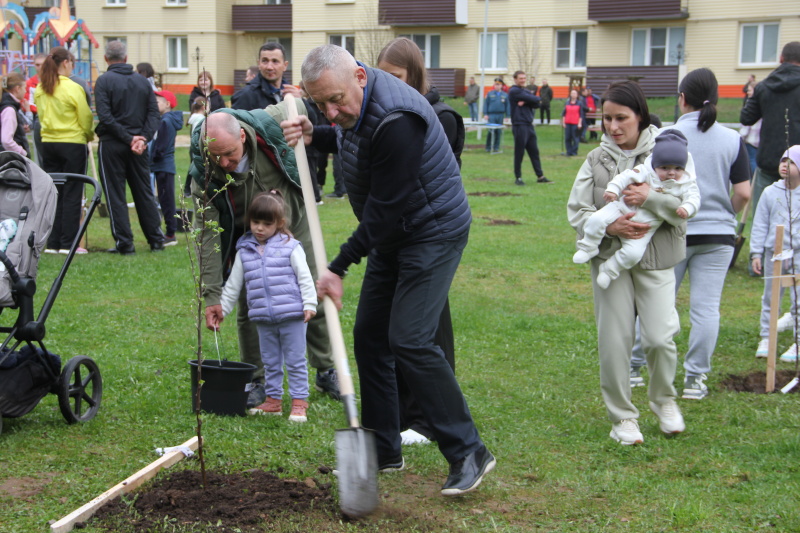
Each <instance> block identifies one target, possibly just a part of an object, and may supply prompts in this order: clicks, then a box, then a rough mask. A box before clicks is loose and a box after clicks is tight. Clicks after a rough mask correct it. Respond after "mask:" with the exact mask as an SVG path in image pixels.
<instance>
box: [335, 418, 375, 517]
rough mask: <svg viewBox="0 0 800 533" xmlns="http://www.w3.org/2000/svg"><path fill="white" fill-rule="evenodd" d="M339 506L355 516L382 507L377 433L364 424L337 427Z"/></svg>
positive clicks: (351, 515)
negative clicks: (364, 427) (379, 488)
mask: <svg viewBox="0 0 800 533" xmlns="http://www.w3.org/2000/svg"><path fill="white" fill-rule="evenodd" d="M336 469H337V470H338V471H339V474H338V478H339V508H340V509H341V510H342V512H343V513H344V514H346V515H347V516H350V517H353V518H359V517H362V516H367V515H368V514H370V513H371V512H372V511H374V510H375V509H376V508H377V507H378V455H377V453H376V451H375V435H374V433H373V432H372V431H370V430H368V429H363V428H348V429H337V430H336Z"/></svg>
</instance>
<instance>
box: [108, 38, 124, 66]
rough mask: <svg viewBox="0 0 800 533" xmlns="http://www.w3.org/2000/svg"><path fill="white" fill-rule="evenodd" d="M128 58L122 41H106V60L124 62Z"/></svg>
mask: <svg viewBox="0 0 800 533" xmlns="http://www.w3.org/2000/svg"><path fill="white" fill-rule="evenodd" d="M126 57H128V47H127V46H125V43H123V42H122V41H108V44H106V59H108V60H109V61H125V58H126Z"/></svg>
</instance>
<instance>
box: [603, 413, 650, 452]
mask: <svg viewBox="0 0 800 533" xmlns="http://www.w3.org/2000/svg"><path fill="white" fill-rule="evenodd" d="M609 436H610V437H611V438H612V439H614V440H615V441H617V442H619V443H620V444H622V445H623V446H631V445H633V444H641V443H643V442H644V437H643V436H642V432H641V431H639V421H638V420H636V419H635V418H626V419H625V420H620V421H619V422H617V423H616V424H612V425H611V433H610V434H609Z"/></svg>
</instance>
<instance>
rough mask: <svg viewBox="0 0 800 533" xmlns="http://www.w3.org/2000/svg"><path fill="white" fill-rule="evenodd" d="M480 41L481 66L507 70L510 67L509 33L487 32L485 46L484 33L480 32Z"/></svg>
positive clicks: (488, 68) (489, 68)
mask: <svg viewBox="0 0 800 533" xmlns="http://www.w3.org/2000/svg"><path fill="white" fill-rule="evenodd" d="M480 35H481V38H480V41H479V45H480V50H479V54H480V55H479V56H478V57H480V58H481V64H480V65H479V67H480V68H482V69H483V68H485V69H487V70H506V69H507V68H508V33H505V32H503V33H499V32H498V33H495V32H489V33H487V34H486V43H485V46H484V42H483V41H484V35H483V33H481V34H480Z"/></svg>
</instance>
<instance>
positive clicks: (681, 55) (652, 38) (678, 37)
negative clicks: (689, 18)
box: [631, 27, 686, 67]
mask: <svg viewBox="0 0 800 533" xmlns="http://www.w3.org/2000/svg"><path fill="white" fill-rule="evenodd" d="M685 40H686V28H683V27H676V28H646V29H639V30H633V40H632V44H631V65H632V66H634V67H655V66H663V65H682V64H683V62H684V59H685V56H686V53H685V48H684V47H685V46H686V43H685Z"/></svg>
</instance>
